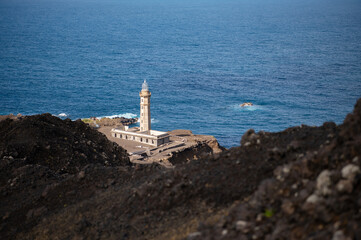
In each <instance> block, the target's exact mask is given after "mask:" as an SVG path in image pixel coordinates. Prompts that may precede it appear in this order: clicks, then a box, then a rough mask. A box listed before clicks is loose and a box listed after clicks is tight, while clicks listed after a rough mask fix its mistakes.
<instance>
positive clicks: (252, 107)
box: [232, 104, 263, 111]
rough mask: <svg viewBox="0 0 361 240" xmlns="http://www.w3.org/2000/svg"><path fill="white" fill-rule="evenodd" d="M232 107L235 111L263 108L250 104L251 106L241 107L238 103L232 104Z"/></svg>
mask: <svg viewBox="0 0 361 240" xmlns="http://www.w3.org/2000/svg"><path fill="white" fill-rule="evenodd" d="M232 108H233V109H235V110H237V111H257V110H263V106H260V105H252V106H244V107H241V106H240V105H239V104H237V105H233V106H232Z"/></svg>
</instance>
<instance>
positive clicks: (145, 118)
mask: <svg viewBox="0 0 361 240" xmlns="http://www.w3.org/2000/svg"><path fill="white" fill-rule="evenodd" d="M151 95H152V94H151V93H150V91H149V86H148V83H147V81H146V80H144V82H143V84H142V90H141V91H140V93H139V97H140V127H134V128H128V127H125V129H119V128H113V129H112V130H111V134H112V136H113V137H116V138H121V139H124V140H130V141H136V142H140V143H143V144H148V145H152V146H156V147H158V146H160V145H163V144H165V143H168V142H169V134H168V133H167V132H161V131H156V130H152V129H151V117H150V96H151Z"/></svg>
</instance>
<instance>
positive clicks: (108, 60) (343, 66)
mask: <svg viewBox="0 0 361 240" xmlns="http://www.w3.org/2000/svg"><path fill="white" fill-rule="evenodd" d="M144 79H147V82H148V83H149V88H150V91H151V92H152V98H151V102H152V105H151V114H152V128H153V129H156V130H163V131H168V130H173V129H190V130H192V131H193V132H194V133H195V134H209V135H213V136H215V137H216V138H217V139H218V141H219V142H220V144H221V145H223V146H225V147H227V148H229V147H233V146H238V145H239V141H240V139H241V136H242V135H243V133H244V132H246V131H247V129H250V128H253V129H255V130H256V131H259V130H264V131H280V130H283V129H285V128H287V127H290V126H297V125H301V124H307V125H311V126H317V125H322V123H323V122H325V121H334V122H336V123H342V121H343V119H344V118H345V116H346V114H347V113H349V112H351V111H352V109H353V106H354V104H355V102H356V100H357V99H358V98H360V97H361V1H359V0H302V1H301V0H300V1H298V0H295V1H289V0H132V1H125V0H102V1H101V0H50V1H49V0H0V114H9V113H14V114H17V113H21V114H24V115H27V114H38V113H44V112H49V113H51V114H54V115H57V116H60V117H62V118H65V117H69V118H71V119H78V118H84V117H91V116H95V117H100V116H115V115H117V116H128V117H134V116H138V115H139V102H140V101H139V91H140V90H141V85H142V82H143V80H144ZM243 102H252V103H253V104H254V106H252V107H246V108H241V107H240V106H239V104H241V103H243Z"/></svg>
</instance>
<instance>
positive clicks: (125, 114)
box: [97, 113, 137, 119]
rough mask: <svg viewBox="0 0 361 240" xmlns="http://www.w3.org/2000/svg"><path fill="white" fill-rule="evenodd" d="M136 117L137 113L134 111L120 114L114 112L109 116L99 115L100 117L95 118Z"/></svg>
mask: <svg viewBox="0 0 361 240" xmlns="http://www.w3.org/2000/svg"><path fill="white" fill-rule="evenodd" d="M121 117H124V118H136V117H137V115H136V114H134V113H122V114H115V115H110V116H101V117H97V119H102V118H111V119H113V118H121Z"/></svg>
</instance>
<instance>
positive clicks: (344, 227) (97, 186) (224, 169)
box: [0, 100, 361, 240]
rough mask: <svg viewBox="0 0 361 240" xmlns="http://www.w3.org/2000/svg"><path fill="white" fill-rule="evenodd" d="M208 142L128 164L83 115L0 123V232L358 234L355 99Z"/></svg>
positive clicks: (10, 235) (358, 114)
mask: <svg viewBox="0 0 361 240" xmlns="http://www.w3.org/2000/svg"><path fill="white" fill-rule="evenodd" d="M182 131H185V130H182ZM186 133H187V134H186V135H188V136H189V137H193V136H192V133H190V132H186ZM174 134H175V135H177V134H178V136H180V135H184V134H185V132H178V133H177V132H176V133H174ZM205 143H206V144H207V146H208V147H211V148H212V146H213V145H214V144H215V143H214V142H213V140H212V139H211V138H209V141H208V142H207V141H205V142H204V143H199V145H197V146H198V147H196V149H193V150H196V151H195V152H196V153H197V154H194V152H188V151H187V150H184V151H183V152H181V153H177V154H173V156H172V157H171V158H169V161H173V163H174V165H175V167H174V168H164V167H163V166H161V165H159V164H148V165H143V164H134V163H130V161H129V156H128V154H127V152H126V151H125V150H124V149H123V148H121V147H119V146H118V145H116V144H115V143H112V142H110V141H109V140H108V139H106V137H105V136H104V135H103V134H101V133H99V132H98V131H96V130H94V129H92V128H91V127H89V126H87V125H86V124H84V123H83V122H81V121H75V122H74V121H70V120H60V119H58V118H56V117H53V116H51V115H49V114H45V115H36V116H26V117H22V118H21V119H7V120H3V121H0V202H1V205H0V236H1V238H2V239H335V240H336V239H359V238H361V231H360V229H361V226H360V222H361V212H360V209H361V172H360V165H361V163H360V161H361V100H359V101H358V102H357V104H356V105H355V109H354V111H353V113H351V114H349V115H347V117H346V118H345V121H344V123H343V124H341V125H336V124H334V123H331V122H327V123H325V124H323V125H322V126H320V127H309V126H305V125H302V126H298V127H292V128H288V129H286V130H284V131H282V132H277V133H267V132H262V131H261V132H255V131H253V130H249V131H248V132H247V133H245V134H244V136H243V137H242V139H241V141H240V146H239V147H234V148H231V149H229V150H223V149H221V147H219V148H220V149H221V151H220V152H219V153H217V154H208V153H209V151H210V149H209V148H208V147H207V146H206V145H205ZM213 147H214V148H212V149H216V148H217V146H213ZM187 152H188V153H189V154H188V153H187ZM194 155H196V158H195V157H194ZM190 159H192V160H190Z"/></svg>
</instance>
